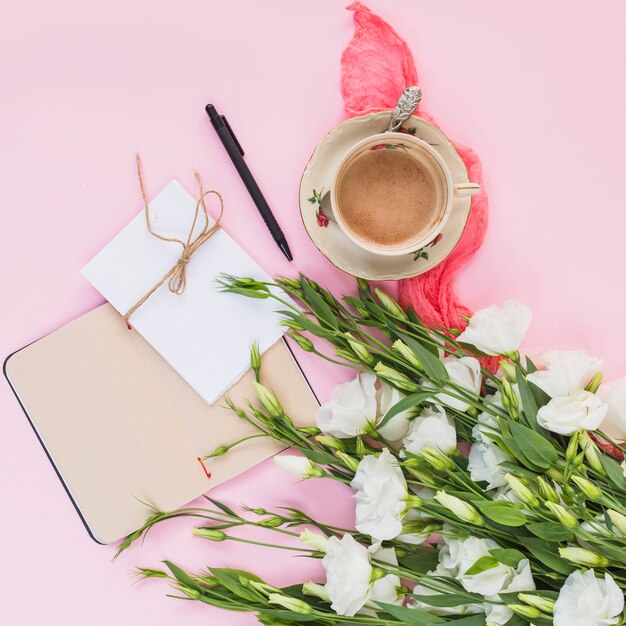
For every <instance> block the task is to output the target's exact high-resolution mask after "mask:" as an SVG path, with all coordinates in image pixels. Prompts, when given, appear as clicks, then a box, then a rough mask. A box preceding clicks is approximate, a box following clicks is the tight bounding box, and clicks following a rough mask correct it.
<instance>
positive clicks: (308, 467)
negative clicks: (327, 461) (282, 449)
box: [274, 454, 324, 480]
mask: <svg viewBox="0 0 626 626" xmlns="http://www.w3.org/2000/svg"><path fill="white" fill-rule="evenodd" d="M274 463H276V465H279V466H280V467H282V468H283V469H285V470H287V471H288V472H291V473H292V474H295V475H296V476H299V477H300V478H302V480H306V479H307V478H320V477H321V476H323V475H324V471H323V470H322V469H321V468H320V467H318V466H317V465H315V464H314V463H311V461H309V459H307V458H306V457H305V456H295V455H292V454H281V455H279V456H275V457H274Z"/></svg>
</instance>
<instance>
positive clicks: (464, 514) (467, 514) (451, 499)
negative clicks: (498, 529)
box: [434, 491, 485, 526]
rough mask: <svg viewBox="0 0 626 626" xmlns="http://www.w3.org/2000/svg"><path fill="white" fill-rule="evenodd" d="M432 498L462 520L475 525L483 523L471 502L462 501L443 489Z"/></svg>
mask: <svg viewBox="0 0 626 626" xmlns="http://www.w3.org/2000/svg"><path fill="white" fill-rule="evenodd" d="M434 499H435V500H437V502H439V504H441V505H442V506H444V507H445V508H446V509H448V510H449V511H450V512H451V513H453V514H454V515H456V516H457V517H458V518H459V519H461V520H463V521H464V522H468V523H470V524H475V525H476V526H482V525H483V524H484V523H485V522H484V520H483V518H482V517H481V516H480V514H479V513H478V511H477V510H476V509H475V508H474V507H473V506H472V505H471V504H469V503H468V502H464V501H463V500H461V499H460V498H457V497H456V496H453V495H450V494H449V493H446V492H445V491H438V492H437V493H436V494H435V496H434Z"/></svg>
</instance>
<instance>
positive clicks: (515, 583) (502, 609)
mask: <svg viewBox="0 0 626 626" xmlns="http://www.w3.org/2000/svg"><path fill="white" fill-rule="evenodd" d="M510 569H511V570H512V571H511V572H510V575H509V576H508V578H507V579H506V580H505V583H504V585H503V586H502V589H501V590H500V593H513V592H518V591H534V590H535V589H536V586H535V581H534V580H533V575H532V571H531V569H530V562H529V561H528V559H522V560H521V561H520V562H519V563H518V564H517V567H515V568H510ZM500 593H498V594H495V595H493V596H487V597H486V598H485V599H486V600H487V602H485V613H486V616H487V623H488V624H498V626H504V625H505V624H506V623H507V622H508V621H509V620H510V619H511V617H513V611H511V609H509V607H507V606H506V605H505V604H493V602H500V601H501V598H500ZM490 601H491V602H490Z"/></svg>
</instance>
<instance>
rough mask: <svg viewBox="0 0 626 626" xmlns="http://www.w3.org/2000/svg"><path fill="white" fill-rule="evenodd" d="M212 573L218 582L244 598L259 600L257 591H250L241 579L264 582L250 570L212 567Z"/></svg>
mask: <svg viewBox="0 0 626 626" xmlns="http://www.w3.org/2000/svg"><path fill="white" fill-rule="evenodd" d="M211 575H212V576H214V577H215V578H216V579H217V582H218V583H219V584H220V585H222V586H223V587H225V588H226V589H228V590H229V591H231V592H232V593H234V594H235V595H237V596H239V597H240V598H244V599H246V600H250V601H257V600H258V597H257V595H256V593H254V592H253V591H250V590H249V589H247V588H246V587H244V586H243V585H242V584H241V579H242V578H245V579H246V580H254V581H256V582H263V580H262V579H261V578H259V577H258V576H255V575H254V574H251V573H250V572H245V571H244V570H239V569H230V568H225V567H212V568H211Z"/></svg>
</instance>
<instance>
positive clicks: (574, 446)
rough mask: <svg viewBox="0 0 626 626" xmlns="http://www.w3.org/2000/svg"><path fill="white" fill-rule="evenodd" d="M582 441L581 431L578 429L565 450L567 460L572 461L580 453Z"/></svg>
mask: <svg viewBox="0 0 626 626" xmlns="http://www.w3.org/2000/svg"><path fill="white" fill-rule="evenodd" d="M579 443H580V431H576V432H575V433H574V434H573V435H572V436H571V437H570V440H569V443H568V444H567V450H566V451H565V460H566V461H567V462H568V463H571V462H572V461H573V460H574V458H575V457H576V455H577V454H578V444H579Z"/></svg>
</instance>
